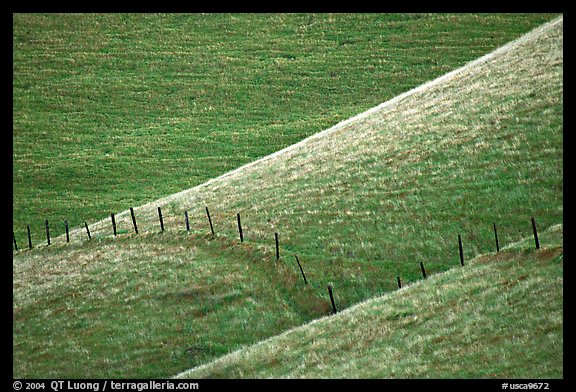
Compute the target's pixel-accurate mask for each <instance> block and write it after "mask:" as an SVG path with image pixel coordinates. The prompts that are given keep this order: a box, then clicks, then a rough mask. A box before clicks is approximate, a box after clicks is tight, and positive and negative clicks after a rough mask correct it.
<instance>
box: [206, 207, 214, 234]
mask: <svg viewBox="0 0 576 392" xmlns="http://www.w3.org/2000/svg"><path fill="white" fill-rule="evenodd" d="M206 215H207V216H208V222H210V231H211V232H212V235H214V226H212V218H210V211H208V207H206Z"/></svg>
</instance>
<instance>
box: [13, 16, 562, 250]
mask: <svg viewBox="0 0 576 392" xmlns="http://www.w3.org/2000/svg"><path fill="white" fill-rule="evenodd" d="M551 18H552V16H551V15H541V14H537V15H532V14H512V15H506V14H499V15H470V14H463V15H438V14H427V15H396V14H393V15H381V14H361V15H360V14H356V15H346V14H337V15H330V14H317V15H311V14H304V15H292V14H280V15H249V14H244V15H228V14H216V15H176V14H170V15H148V14H144V15H140V14H129V15H126V14H123V15H114V14H112V15H103V14H100V15H93V14H82V15H79V14H64V15H62V14H50V15H36V14H15V15H14V16H13V22H14V24H13V33H14V35H13V79H14V80H13V106H14V109H13V124H14V125H13V151H14V152H13V187H14V193H13V203H14V207H13V214H14V220H13V227H14V231H15V232H16V236H17V238H18V240H19V241H21V242H24V241H25V239H26V225H27V224H30V225H31V229H32V238H33V242H34V243H35V244H36V243H40V242H44V241H45V237H44V226H43V224H44V220H45V219H49V221H50V222H51V223H52V227H51V232H52V233H53V234H54V235H56V234H62V233H63V232H64V225H63V220H65V219H67V220H68V221H69V222H70V225H72V226H79V225H81V224H83V222H84V221H88V222H91V221H94V220H98V219H102V218H104V217H106V216H107V215H108V214H109V213H110V212H112V211H122V210H125V209H128V208H129V207H132V206H137V205H140V204H143V203H145V202H148V201H151V200H155V199H157V198H159V197H163V196H166V195H169V194H172V193H174V192H177V191H180V190H182V189H186V188H189V187H191V186H194V185H197V184H200V183H202V182H204V181H206V180H208V179H210V178H213V177H216V176H218V175H220V174H222V173H224V172H226V171H228V170H230V169H232V168H235V167H238V166H240V165H242V164H244V163H247V162H250V161H252V160H254V159H256V158H258V157H262V156H265V155H267V154H269V153H272V152H274V151H276V150H279V149H280V148H283V147H286V146H288V145H291V144H293V143H295V142H297V141H299V140H301V139H302V138H304V137H305V136H308V135H311V134H313V133H315V132H318V131H320V130H322V129H325V128H327V127H329V126H331V125H333V124H335V123H336V122H338V121H340V120H342V119H345V118H348V117H350V116H352V115H354V114H356V113H358V112H360V111H363V110H365V109H367V108H369V107H372V106H374V105H376V104H379V103H380V102H383V101H385V100H387V99H390V98H392V97H394V96H395V95H397V94H400V93H402V92H404V91H406V90H408V89H410V88H412V87H415V86H417V85H419V84H421V83H423V82H425V81H427V80H430V79H433V78H434V77H437V76H439V75H441V74H443V73H445V72H447V71H449V70H451V69H453V68H456V67H458V66H461V65H463V64H464V63H465V62H466V61H469V60H472V59H474V58H476V57H478V56H480V55H482V54H484V53H487V52H489V51H491V50H493V49H494V48H496V47H497V46H499V45H502V44H504V43H505V42H507V41H510V40H512V39H514V38H516V37H518V36H519V35H521V34H523V33H525V32H527V31H528V30H529V29H531V28H533V27H535V26H536V25H538V24H540V23H543V22H544V21H547V20H550V19H551Z"/></svg>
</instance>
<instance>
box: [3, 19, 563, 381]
mask: <svg viewBox="0 0 576 392" xmlns="http://www.w3.org/2000/svg"><path fill="white" fill-rule="evenodd" d="M562 44H563V23H562V21H559V22H558V23H555V24H554V25H551V26H548V27H547V28H545V29H542V30H538V31H537V32H536V33H534V34H531V35H530V36H529V37H527V38H525V39H523V40H522V41H520V42H518V43H516V44H514V45H512V46H510V47H508V48H507V50H505V51H500V52H498V54H497V55H495V56H494V57H492V58H490V59H489V60H487V61H485V62H479V63H475V64H474V65H472V66H469V67H466V68H465V69H462V70H461V71H460V72H457V73H455V74H452V75H451V76H450V77H447V78H444V79H442V80H441V81H439V82H437V83H432V84H430V85H428V86H427V88H425V89H421V90H418V91H415V92H413V93H411V94H408V95H406V96H404V97H403V99H400V100H396V101H394V102H392V103H391V104H387V105H383V106H382V107H380V108H378V109H377V110H375V111H373V112H371V113H370V114H369V115H366V116H364V117H362V118H359V119H357V120H355V121H352V122H349V123H347V124H345V125H344V126H340V127H337V128H335V129H334V131H333V132H332V133H330V134H328V135H325V136H323V137H318V138H315V139H310V140H308V141H306V142H304V143H302V144H301V145H299V146H298V147H297V148H294V149H291V150H289V151H287V152H285V153H283V154H281V155H277V156H275V157H274V158H271V159H268V160H264V161H260V162H259V163H258V164H255V165H253V166H250V167H248V168H246V169H244V170H241V171H238V172H236V173H234V174H232V175H229V176H226V177H223V178H220V179H217V180H215V181H212V182H210V183H209V184H206V185H205V186H199V187H196V188H194V189H191V190H188V191H184V192H181V193H178V194H176V195H174V196H173V197H169V198H166V199H162V200H159V201H158V202H155V203H151V204H148V205H144V206H141V207H138V208H136V209H135V211H136V216H137V218H138V225H139V229H140V234H139V235H135V234H134V233H133V231H132V228H131V222H130V218H129V214H127V213H122V214H119V215H118V217H117V222H118V227H119V229H121V230H122V231H123V232H128V234H122V235H121V236H119V237H117V238H116V239H114V238H113V237H112V235H111V232H112V230H111V225H110V222H109V220H106V221H103V222H99V223H96V224H93V225H92V226H91V230H92V234H93V241H91V242H87V241H86V239H85V238H86V237H85V233H84V232H83V231H82V230H79V231H77V232H73V233H72V243H71V244H66V243H65V242H64V241H65V240H64V239H63V238H59V239H57V240H55V243H54V244H53V245H51V246H50V247H46V246H42V247H39V248H37V249H34V250H32V251H27V250H25V251H21V252H18V253H16V254H15V256H14V258H13V266H14V275H13V276H14V278H13V279H14V291H13V292H14V306H13V308H14V311H13V317H14V368H13V369H14V376H15V377H64V376H66V377H166V376H170V375H173V374H176V373H178V372H179V371H182V370H184V369H187V368H190V367H192V366H196V365H200V364H202V363H205V362H208V361H210V360H213V359H216V358H218V357H220V356H221V355H222V354H225V353H227V352H231V351H234V350H236V349H239V348H241V347H243V346H246V345H250V344H253V343H256V342H258V341H260V340H262V339H263V338H266V337H270V336H274V335H277V334H279V333H281V332H283V331H285V330H287V329H289V328H292V327H295V326H297V325H301V324H303V323H305V322H308V321H311V320H313V319H315V318H318V317H321V316H324V315H326V314H328V313H329V301H328V298H327V293H326V285H327V284H329V283H330V284H332V285H333V286H334V290H335V297H336V302H337V304H338V306H339V308H340V309H345V308H347V307H350V306H351V305H353V304H355V303H358V302H360V301H363V300H366V299H368V298H372V297H374V296H377V295H381V294H383V293H386V292H389V291H391V290H395V289H396V276H398V275H399V276H401V278H402V281H403V282H404V283H405V284H410V283H413V282H415V281H417V280H420V279H421V277H420V268H419V266H418V263H419V262H420V261H423V262H424V263H425V265H426V269H427V271H428V275H429V276H432V275H434V274H435V273H438V272H442V271H446V270H448V269H450V268H454V267H455V266H456V267H458V266H459V262H458V248H457V235H458V234H461V235H462V238H463V243H464V244H463V245H464V252H465V256H466V260H467V261H468V260H470V258H471V257H473V256H475V255H478V254H482V253H486V252H490V251H492V250H493V249H494V245H493V244H494V240H493V233H492V222H496V223H497V224H498V225H499V226H498V227H499V237H500V243H501V245H502V246H504V245H507V244H510V243H511V242H514V241H516V240H518V239H520V238H522V237H525V236H527V235H529V234H530V233H531V226H530V216H532V215H533V216H535V217H536V218H537V222H538V227H539V229H540V230H545V229H547V228H549V227H550V226H552V225H555V224H558V223H562V186H563V178H562V151H563V145H562V128H563V123H562V114H563V108H562V103H563V99H562V92H563V85H562V72H563V53H562ZM205 205H208V206H209V207H210V209H211V214H212V218H213V220H214V228H215V231H216V236H215V237H214V238H213V237H212V236H211V235H210V234H209V227H208V223H207V221H206V217H205V215H204V210H203V209H204V206H205ZM157 206H162V208H163V213H164V223H165V228H166V231H165V232H164V233H159V230H160V228H159V224H158V219H157V215H156V207H157ZM184 210H189V212H190V218H191V226H192V233H190V234H187V233H186V232H185V230H184V222H183V211H184ZM237 212H240V213H241V214H242V221H243V226H244V236H245V241H244V243H240V241H239V240H238V234H237V231H236V213H237ZM274 232H279V234H280V244H281V249H280V252H281V256H282V257H281V259H280V261H279V262H275V256H274V248H273V244H274ZM541 243H542V245H543V246H545V247H549V246H551V245H552V244H553V243H550V242H547V240H546V238H545V237H544V238H543V239H542V241H541ZM294 253H297V254H298V255H299V257H300V260H301V261H302V264H303V267H304V270H305V271H306V274H307V277H308V280H309V285H307V286H305V285H304V284H303V282H302V280H301V277H300V272H299V270H298V267H297V265H296V264H295V262H294V258H293V254H294ZM458 268H459V267H458ZM529 376H532V375H529Z"/></svg>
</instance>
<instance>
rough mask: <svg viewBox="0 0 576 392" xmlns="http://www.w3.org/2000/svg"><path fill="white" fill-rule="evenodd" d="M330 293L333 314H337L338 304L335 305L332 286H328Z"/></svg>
mask: <svg viewBox="0 0 576 392" xmlns="http://www.w3.org/2000/svg"><path fill="white" fill-rule="evenodd" d="M328 293H329V294H330V302H331V303H332V314H336V313H337V312H338V311H337V310H336V304H335V303H334V295H333V294H332V286H331V285H328Z"/></svg>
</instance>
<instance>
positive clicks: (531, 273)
mask: <svg viewBox="0 0 576 392" xmlns="http://www.w3.org/2000/svg"><path fill="white" fill-rule="evenodd" d="M544 238H545V239H546V242H547V243H548V244H549V245H548V246H546V247H545V248H540V249H539V250H537V251H535V250H534V244H533V241H532V239H531V238H530V240H527V241H522V242H520V243H518V244H515V246H514V247H509V248H508V249H506V250H503V251H502V252H500V253H492V254H487V255H482V256H479V257H477V258H475V259H474V260H471V261H470V263H469V264H468V265H466V266H465V267H464V268H454V269H452V270H450V271H447V272H445V273H442V274H438V275H435V276H433V277H431V278H429V279H427V280H425V281H420V282H416V283H414V284H412V285H410V286H408V287H403V288H402V289H401V290H399V291H396V292H393V293H390V294H387V295H385V296H383V297H379V298H374V299H370V300H368V301H366V302H363V303H361V304H358V305H355V306H353V307H351V308H349V309H346V310H345V311H343V312H340V313H338V314H337V315H335V316H327V317H324V318H322V319H319V320H315V321H313V322H311V323H309V324H307V325H304V326H302V327H298V328H296V329H294V330H290V331H288V332H286V333H283V334H282V335H280V336H275V337H273V338H271V339H267V340H266V341H264V342H261V343H258V344H256V345H254V346H252V347H248V348H246V349H244V350H239V351H237V352H234V353H232V354H229V355H226V356H224V357H222V358H219V359H218V360H216V361H214V362H211V363H209V364H206V365H203V366H200V367H198V368H196V369H191V370H190V371H187V372H183V373H181V374H179V375H178V376H177V378H193V379H198V378H206V377H209V378H228V377H231V378H285V377H287V378H300V377H303V378H500V379H513V378H530V379H538V378H562V377H563V345H562V342H563V312H562V303H563V294H562V293H563V247H562V238H563V236H562V226H561V225H557V226H553V227H551V228H550V230H548V231H547V232H546V233H545V235H544Z"/></svg>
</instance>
